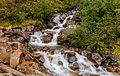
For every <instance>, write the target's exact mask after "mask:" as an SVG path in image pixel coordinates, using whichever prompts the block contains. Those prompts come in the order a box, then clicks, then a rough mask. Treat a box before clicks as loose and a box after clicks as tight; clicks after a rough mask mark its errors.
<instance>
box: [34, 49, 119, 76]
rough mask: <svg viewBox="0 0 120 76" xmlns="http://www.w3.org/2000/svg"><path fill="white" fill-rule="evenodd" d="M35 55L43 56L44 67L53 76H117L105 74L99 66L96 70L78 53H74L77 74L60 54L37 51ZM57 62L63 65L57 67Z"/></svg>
mask: <svg viewBox="0 0 120 76" xmlns="http://www.w3.org/2000/svg"><path fill="white" fill-rule="evenodd" d="M35 53H37V54H40V55H43V56H44V59H45V62H44V66H45V67H46V68H48V69H49V70H50V71H52V72H53V73H54V74H55V76H80V75H82V76H92V75H98V76H117V75H114V74H112V73H110V72H107V71H106V70H104V69H103V68H102V67H101V66H99V67H98V68H96V67H95V66H94V64H93V63H92V62H90V61H89V60H88V59H87V58H86V57H85V56H83V55H80V54H78V53H76V55H75V57H76V58H77V61H76V62H77V63H78V64H79V66H78V67H79V71H78V72H76V71H74V70H72V69H70V68H69V65H71V64H70V63H69V62H68V61H67V58H66V57H65V56H64V55H62V54H61V53H55V54H53V55H51V54H48V53H46V52H42V51H37V52H35ZM49 57H52V60H51V59H49ZM59 61H60V62H62V63H63V64H62V65H59V64H58V63H59Z"/></svg>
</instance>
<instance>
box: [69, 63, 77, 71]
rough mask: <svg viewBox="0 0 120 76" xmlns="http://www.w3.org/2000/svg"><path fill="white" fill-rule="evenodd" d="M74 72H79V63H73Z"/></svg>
mask: <svg viewBox="0 0 120 76" xmlns="http://www.w3.org/2000/svg"><path fill="white" fill-rule="evenodd" d="M70 68H71V69H72V70H79V64H78V63H77V62H75V63H73V64H72V66H70Z"/></svg>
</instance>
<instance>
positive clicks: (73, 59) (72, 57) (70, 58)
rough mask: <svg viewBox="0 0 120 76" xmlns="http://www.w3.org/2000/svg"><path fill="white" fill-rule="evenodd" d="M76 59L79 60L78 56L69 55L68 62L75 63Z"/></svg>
mask: <svg viewBox="0 0 120 76" xmlns="http://www.w3.org/2000/svg"><path fill="white" fill-rule="evenodd" d="M75 61H77V58H76V57H75V56H70V57H68V62H69V63H73V62H75Z"/></svg>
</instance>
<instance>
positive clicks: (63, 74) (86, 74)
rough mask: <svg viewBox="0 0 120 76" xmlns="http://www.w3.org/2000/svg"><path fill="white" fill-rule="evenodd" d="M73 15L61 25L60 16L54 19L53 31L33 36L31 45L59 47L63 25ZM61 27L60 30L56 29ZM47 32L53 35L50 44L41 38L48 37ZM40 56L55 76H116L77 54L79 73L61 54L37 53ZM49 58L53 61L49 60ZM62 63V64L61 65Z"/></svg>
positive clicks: (71, 16)
mask: <svg viewBox="0 0 120 76" xmlns="http://www.w3.org/2000/svg"><path fill="white" fill-rule="evenodd" d="M73 16H74V14H73V15H68V16H67V17H66V18H65V20H64V21H63V22H62V23H61V22H60V18H59V15H58V16H57V17H55V18H54V20H53V21H54V22H55V23H56V26H54V27H53V28H52V29H46V30H44V32H35V33H34V35H31V39H30V44H31V45H36V46H57V37H58V36H59V33H60V32H61V30H62V29H64V27H63V25H65V23H66V22H67V20H68V19H72V18H73ZM56 27H59V28H58V29H55V28H56ZM46 31H50V32H52V33H53V38H52V40H51V42H49V43H43V41H42V39H41V37H42V36H43V35H47V33H46ZM35 53H38V54H40V55H43V57H44V60H45V62H44V66H45V67H46V68H47V69H49V70H50V71H51V72H53V73H54V74H55V76H80V75H82V76H93V75H97V76H99V75H100V76H116V75H114V74H112V73H110V72H107V71H106V70H104V69H103V68H102V67H101V66H99V67H98V68H96V67H95V66H94V63H92V62H90V61H89V60H88V59H87V58H86V57H85V56H83V55H80V54H78V53H75V57H76V58H77V61H76V63H77V64H78V67H79V69H78V70H77V71H73V70H72V69H71V68H70V67H69V66H70V65H71V64H70V63H69V62H68V60H67V57H65V56H64V55H63V54H61V53H54V54H53V55H52V54H50V53H47V52H42V51H37V52H35ZM49 56H51V57H52V59H49ZM59 63H61V64H59Z"/></svg>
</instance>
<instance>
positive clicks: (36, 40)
mask: <svg viewBox="0 0 120 76" xmlns="http://www.w3.org/2000/svg"><path fill="white" fill-rule="evenodd" d="M69 18H70V19H72V18H73V15H69V16H68V17H66V18H65V20H64V21H63V23H61V22H60V19H59V15H58V16H57V17H55V18H54V20H53V21H54V22H55V23H56V26H54V27H53V28H52V29H46V30H44V33H42V32H35V33H34V35H31V39H30V44H31V45H36V46H57V37H58V36H59V33H60V32H61V30H62V29H64V27H63V25H65V24H66V22H67V20H68V19H69ZM56 27H60V28H58V29H55V28H56ZM46 32H52V33H53V38H52V40H51V42H49V43H43V41H42V38H41V37H42V36H43V35H47V33H46Z"/></svg>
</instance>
